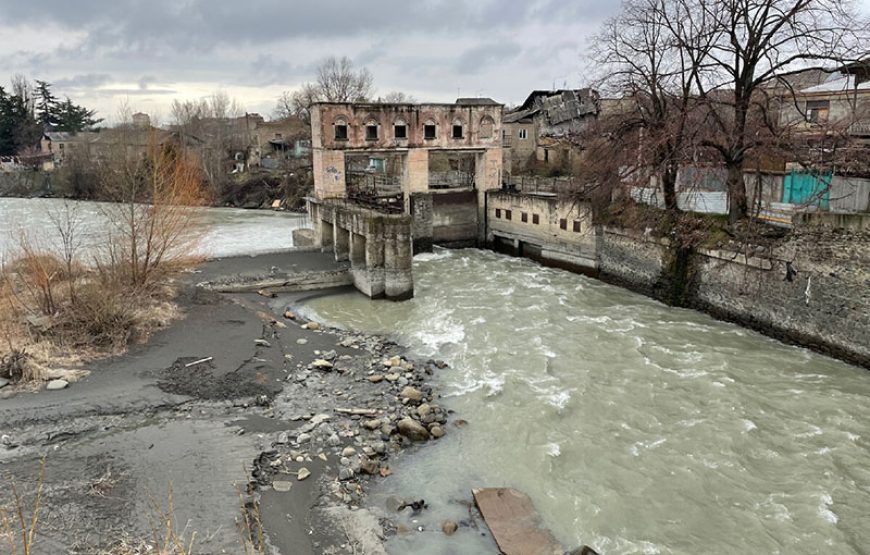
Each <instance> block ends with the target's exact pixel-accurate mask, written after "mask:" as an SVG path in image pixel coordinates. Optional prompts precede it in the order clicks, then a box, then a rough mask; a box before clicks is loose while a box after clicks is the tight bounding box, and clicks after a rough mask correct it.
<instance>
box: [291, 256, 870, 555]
mask: <svg viewBox="0 0 870 555" xmlns="http://www.w3.org/2000/svg"><path fill="white" fill-rule="evenodd" d="M414 280H415V287H416V291H415V294H416V296H415V297H414V299H413V300H411V301H408V302H403V303H391V302H384V301H380V302H379V301H371V300H369V299H367V298H365V297H363V296H362V295H359V294H355V293H348V294H342V295H335V296H329V297H321V298H318V299H315V300H312V301H310V302H309V303H308V304H307V305H306V306H305V307H304V308H303V313H304V314H305V315H306V316H308V317H311V318H314V319H316V320H320V321H324V322H326V323H329V324H332V325H336V326H339V327H345V328H353V329H358V330H360V331H370V332H386V333H388V334H390V335H393V336H396V337H397V338H398V340H399V341H401V342H402V343H403V344H405V345H407V346H408V347H409V348H411V349H412V350H413V351H415V352H416V353H417V354H420V355H424V356H432V357H436V358H442V359H444V360H446V361H447V362H448V363H449V364H450V365H451V368H450V369H448V370H443V371H441V373H440V374H439V376H438V381H440V386H441V387H442V389H443V391H444V393H445V399H443V402H444V404H446V406H447V407H448V408H450V409H453V410H455V411H456V413H457V414H456V415H455V416H456V417H459V418H463V419H466V420H468V421H469V424H468V425H467V426H465V427H464V428H463V429H462V430H461V431H459V430H457V429H456V428H453V427H452V426H451V427H450V431H449V433H448V435H447V436H446V437H445V438H443V439H441V440H439V441H438V442H437V443H436V444H435V445H430V446H428V447H427V448H426V449H422V450H420V451H418V452H416V453H415V454H414V455H412V457H413V459H412V461H410V463H409V464H401V465H400V466H399V467H398V471H397V472H396V473H395V474H394V475H393V476H391V477H389V478H387V479H386V480H385V481H384V483H383V485H382V486H380V487H379V488H378V491H376V492H375V494H374V497H373V499H375V502H383V501H384V500H385V498H386V496H388V495H393V494H395V495H399V496H404V497H405V498H411V497H413V498H414V499H417V498H424V499H426V500H427V502H428V503H429V505H430V507H431V508H430V509H429V510H428V511H425V512H424V513H423V514H422V515H421V516H420V517H419V518H418V519H417V522H414V523H412V524H413V525H414V526H423V527H424V529H425V530H429V531H437V533H431V534H418V533H416V532H414V533H411V534H407V535H399V536H397V537H396V538H394V539H393V540H391V542H390V544H389V547H390V550H391V552H392V553H395V554H404V553H411V552H413V553H432V554H435V553H437V554H441V553H445V554H446V553H463V554H465V553H491V552H492V544H491V543H489V542H490V540H488V539H486V538H484V537H482V536H481V534H479V533H471V532H470V531H468V530H462V529H461V530H460V533H457V534H456V535H455V536H453V537H451V538H446V537H444V536H443V535H442V534H441V533H440V522H441V520H442V519H444V518H452V519H456V520H460V519H463V518H465V519H467V518H468V513H467V509H466V508H465V507H464V506H463V505H461V504H460V503H458V502H457V501H458V500H467V499H470V489H471V488H472V487H476V486H512V487H516V488H518V489H520V490H522V491H525V492H526V493H528V494H529V495H530V496H531V497H532V499H533V500H534V502H535V505H536V506H537V508H538V510H539V512H540V513H541V515H542V516H543V518H544V520H545V522H546V523H547V525H548V526H549V527H550V528H551V529H552V530H553V532H554V533H555V535H556V536H557V538H558V539H559V540H560V541H562V542H563V543H564V544H565V545H566V546H567V547H572V548H573V547H577V546H579V545H580V544H588V545H590V546H593V547H594V548H596V549H598V550H599V551H600V552H601V553H602V554H608V555H613V554H619V553H679V554H698V553H788V554H791V553H838V554H850V553H852V554H857V553H867V551H866V550H867V548H868V546H870V525H868V524H870V522H868V520H867V519H868V515H870V467H868V466H867V464H866V463H867V461H868V460H870V374H868V373H867V372H866V371H865V370H862V369H860V368H857V367H853V366H849V365H847V364H844V363H841V362H838V361H836V360H833V359H830V358H826V357H823V356H820V355H816V354H814V353H812V352H810V351H807V350H805V349H801V348H796V347H792V346H788V345H785V344H782V343H779V342H777V341H774V340H772V339H768V338H766V337H764V336H762V335H759V334H757V333H754V332H752V331H748V330H745V329H743V328H740V327H737V326H734V325H730V324H727V323H723V322H718V321H716V320H714V319H712V318H710V317H708V316H706V315H704V314H701V313H698V312H694V311H691V310H683V309H676V308H670V307H667V306H665V305H663V304H660V303H658V302H656V301H653V300H651V299H649V298H646V297H643V296H640V295H636V294H633V293H631V292H628V291H626V290H623V289H620V288H617V287H613V286H610V285H607V284H604V283H601V282H599V281H596V280H594V279H590V278H587V277H584V276H579V275H574V274H570V273H567V272H563V271H558V270H552V269H547V268H542V267H540V266H538V265H536V264H534V263H532V262H529V261H526V260H521V259H516V258H508V257H505V256H501V255H497V254H494V253H490V252H484V251H478V250H459V251H437V252H436V253H435V254H422V255H418V256H417V257H416V258H415V261H414Z"/></svg>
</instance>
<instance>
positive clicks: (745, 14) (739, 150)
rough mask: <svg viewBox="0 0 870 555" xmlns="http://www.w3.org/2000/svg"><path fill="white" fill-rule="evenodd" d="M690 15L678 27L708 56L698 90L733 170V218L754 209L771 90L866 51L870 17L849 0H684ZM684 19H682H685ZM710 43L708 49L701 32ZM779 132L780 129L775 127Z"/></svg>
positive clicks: (711, 139)
mask: <svg viewBox="0 0 870 555" xmlns="http://www.w3.org/2000/svg"><path fill="white" fill-rule="evenodd" d="M680 2H681V4H682V5H683V6H684V9H683V17H682V18H681V20H680V21H679V22H672V25H671V26H670V30H671V31H672V32H673V33H674V34H675V35H676V36H677V37H679V41H680V42H679V46H680V48H681V50H682V51H684V52H685V53H686V54H687V55H689V56H692V57H695V58H697V59H699V60H702V61H703V65H704V71H703V72H698V73H697V74H696V76H695V82H694V85H695V92H696V94H697V95H698V97H699V98H700V99H701V100H702V101H703V102H704V104H705V124H707V125H709V126H710V129H711V131H712V132H711V133H710V135H709V136H708V137H706V138H705V139H704V141H703V145H704V146H707V147H709V148H710V149H712V150H713V151H714V152H716V153H717V154H718V155H719V157H720V158H721V161H722V164H723V165H724V167H725V169H726V170H727V186H728V193H729V199H730V218H729V219H730V221H731V222H732V223H734V222H736V221H738V220H741V219H743V218H745V217H746V216H747V214H748V206H747V195H746V185H745V183H744V179H743V171H744V166H745V162H746V160H747V159H748V158H749V157H750V155H751V154H752V152H753V150H754V149H756V148H759V147H761V146H762V145H763V143H764V141H765V140H766V139H765V137H764V135H765V133H760V132H759V130H760V129H762V128H763V127H768V128H769V129H771V130H773V126H774V125H775V123H776V121H775V117H774V116H773V115H771V114H770V108H771V104H770V102H769V101H768V100H769V95H768V94H767V92H766V89H767V88H768V87H769V86H770V85H771V84H772V83H774V82H776V81H778V80H780V81H781V80H783V79H785V78H787V76H789V75H791V74H794V73H797V72H799V71H805V70H806V69H807V68H808V67H809V66H812V65H814V64H816V65H831V64H837V65H841V64H843V63H844V62H848V61H855V60H857V59H858V58H859V57H860V56H861V54H863V53H864V52H862V51H861V48H862V40H863V39H866V35H867V23H866V22H863V21H861V20H860V19H859V18H858V17H857V15H856V12H855V10H854V5H853V4H852V3H850V2H847V1H844V0H680ZM677 23H679V24H677ZM697 35H701V36H703V37H705V41H704V42H705V44H708V45H709V48H708V49H707V50H706V51H704V52H700V51H699V50H698V46H697V44H696V36H697ZM774 131H775V130H774Z"/></svg>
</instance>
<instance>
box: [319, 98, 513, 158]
mask: <svg viewBox="0 0 870 555" xmlns="http://www.w3.org/2000/svg"><path fill="white" fill-rule="evenodd" d="M311 113H312V118H311V131H312V146H313V147H314V148H324V149H391V148H451V149H462V148H480V147H481V146H483V147H498V146H500V145H501V129H502V122H501V118H502V106H501V105H500V104H479V105H464V104H346V103H321V104H315V105H314V106H313V107H312V110H311ZM336 122H344V123H346V124H347V125H348V137H347V139H346V140H340V139H339V140H337V139H336V138H335V124H336ZM429 122H432V123H434V124H435V127H436V130H435V138H434V139H427V138H425V135H424V126H425V125H426V124H427V123H429ZM369 123H374V124H376V125H377V126H378V137H377V139H367V138H366V125H367V124H369ZM396 123H404V124H405V125H406V129H407V138H404V139H403V138H396V136H395V133H394V126H395V124H396ZM454 123H457V124H460V125H462V126H463V136H462V137H461V138H454V137H453V125H454Z"/></svg>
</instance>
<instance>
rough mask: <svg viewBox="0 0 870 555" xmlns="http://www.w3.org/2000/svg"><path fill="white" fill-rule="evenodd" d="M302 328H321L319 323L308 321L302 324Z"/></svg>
mask: <svg viewBox="0 0 870 555" xmlns="http://www.w3.org/2000/svg"><path fill="white" fill-rule="evenodd" d="M302 328H303V329H306V330H319V329H320V324H318V323H317V322H308V323H307V324H305V325H304V326H302Z"/></svg>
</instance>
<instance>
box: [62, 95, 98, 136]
mask: <svg viewBox="0 0 870 555" xmlns="http://www.w3.org/2000/svg"><path fill="white" fill-rule="evenodd" d="M96 113H97V112H96V110H88V109H87V108H85V107H84V106H79V105H78V104H75V103H74V102H73V101H72V100H70V99H69V98H67V99H66V100H64V101H63V102H58V103H56V105H55V107H54V110H53V112H52V114H53V115H52V118H53V121H54V125H56V128H57V130H58V131H69V132H70V133H78V132H80V131H84V130H86V129H90V128H91V127H93V126H94V125H96V124H98V123H100V122H101V121H103V120H102V118H100V119H97V118H95V117H94V116H95V115H96Z"/></svg>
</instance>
